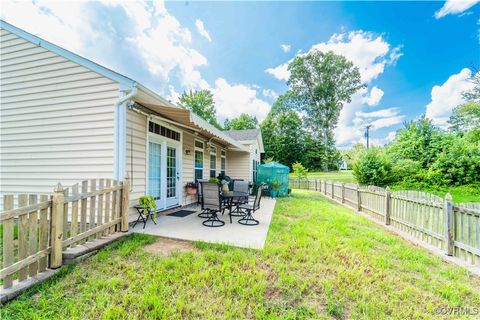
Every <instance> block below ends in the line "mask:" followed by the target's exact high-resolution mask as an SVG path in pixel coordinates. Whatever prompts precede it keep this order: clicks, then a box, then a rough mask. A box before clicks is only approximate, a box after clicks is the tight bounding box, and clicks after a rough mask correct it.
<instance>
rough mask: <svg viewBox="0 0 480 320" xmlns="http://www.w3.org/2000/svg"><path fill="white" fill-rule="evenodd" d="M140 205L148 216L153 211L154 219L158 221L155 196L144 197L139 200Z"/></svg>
mask: <svg viewBox="0 0 480 320" xmlns="http://www.w3.org/2000/svg"><path fill="white" fill-rule="evenodd" d="M138 204H139V205H141V206H142V207H143V210H144V212H147V213H148V214H149V213H150V212H151V211H152V210H153V219H154V220H155V222H156V221H157V204H156V203H155V198H154V197H153V196H142V197H140V198H138Z"/></svg>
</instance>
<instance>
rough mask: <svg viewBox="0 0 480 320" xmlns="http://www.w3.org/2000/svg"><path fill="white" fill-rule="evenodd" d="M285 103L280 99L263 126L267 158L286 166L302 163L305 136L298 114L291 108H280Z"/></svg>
mask: <svg viewBox="0 0 480 320" xmlns="http://www.w3.org/2000/svg"><path fill="white" fill-rule="evenodd" d="M281 101H284V100H283V99H282V97H280V98H279V99H278V100H277V101H276V102H275V103H274V104H273V106H272V110H271V111H270V112H269V114H268V115H267V117H266V118H265V120H264V121H263V122H262V124H261V128H262V136H263V143H264V146H265V158H273V159H275V160H276V161H278V162H280V163H283V164H284V165H286V166H289V167H292V164H293V163H294V162H298V161H302V158H303V153H304V152H303V151H304V148H303V145H304V144H303V136H304V131H303V128H302V120H301V118H300V116H299V115H298V113H297V112H296V111H294V110H292V109H289V108H279V107H278V106H279V103H281Z"/></svg>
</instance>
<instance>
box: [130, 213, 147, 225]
mask: <svg viewBox="0 0 480 320" xmlns="http://www.w3.org/2000/svg"><path fill="white" fill-rule="evenodd" d="M140 218H141V219H142V222H145V218H144V217H143V214H141V213H139V214H138V218H137V221H135V223H134V224H133V227H132V228H135V226H136V225H137V223H138V221H140Z"/></svg>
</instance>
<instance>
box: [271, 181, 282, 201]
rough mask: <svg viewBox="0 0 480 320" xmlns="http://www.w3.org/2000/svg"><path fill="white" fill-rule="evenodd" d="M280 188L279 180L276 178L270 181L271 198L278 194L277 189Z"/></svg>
mask: <svg viewBox="0 0 480 320" xmlns="http://www.w3.org/2000/svg"><path fill="white" fill-rule="evenodd" d="M279 190H280V182H278V180H277V179H275V180H273V181H272V198H276V197H277V196H278V191H279Z"/></svg>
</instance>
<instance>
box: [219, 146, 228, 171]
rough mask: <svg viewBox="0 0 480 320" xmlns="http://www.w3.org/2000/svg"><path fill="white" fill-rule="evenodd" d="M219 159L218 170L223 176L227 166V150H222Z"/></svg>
mask: <svg viewBox="0 0 480 320" xmlns="http://www.w3.org/2000/svg"><path fill="white" fill-rule="evenodd" d="M220 161H221V162H220V172H221V173H222V175H223V176H225V174H226V168H227V152H226V151H225V150H222V153H221V158H220Z"/></svg>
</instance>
